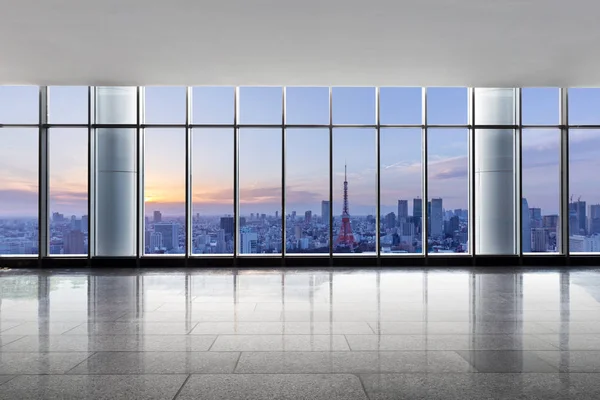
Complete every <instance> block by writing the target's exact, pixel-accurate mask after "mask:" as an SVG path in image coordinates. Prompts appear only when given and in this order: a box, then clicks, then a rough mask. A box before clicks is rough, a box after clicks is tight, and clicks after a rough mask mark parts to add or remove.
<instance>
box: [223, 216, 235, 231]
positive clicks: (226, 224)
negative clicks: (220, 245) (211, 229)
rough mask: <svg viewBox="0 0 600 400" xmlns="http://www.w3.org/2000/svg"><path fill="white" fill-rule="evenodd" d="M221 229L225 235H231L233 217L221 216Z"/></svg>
mask: <svg viewBox="0 0 600 400" xmlns="http://www.w3.org/2000/svg"><path fill="white" fill-rule="evenodd" d="M221 229H223V230H224V231H225V233H226V234H227V235H233V217H221Z"/></svg>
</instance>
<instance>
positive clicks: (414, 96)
mask: <svg viewBox="0 0 600 400" xmlns="http://www.w3.org/2000/svg"><path fill="white" fill-rule="evenodd" d="M422 92H423V90H422V89H421V88H420V87H382V88H380V89H379V119H380V123H381V124H384V125H385V124H405V125H418V124H421V123H422V121H423V116H422V112H421V109H422V108H423V104H422V100H421V96H422Z"/></svg>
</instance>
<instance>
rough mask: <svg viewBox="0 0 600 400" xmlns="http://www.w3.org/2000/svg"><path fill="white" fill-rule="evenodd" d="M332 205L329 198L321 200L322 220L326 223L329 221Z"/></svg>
mask: <svg viewBox="0 0 600 400" xmlns="http://www.w3.org/2000/svg"><path fill="white" fill-rule="evenodd" d="M330 211H331V207H330V206H329V201H328V200H323V201H321V220H322V221H323V223H324V224H328V223H329V217H330Z"/></svg>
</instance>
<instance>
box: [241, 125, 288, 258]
mask: <svg viewBox="0 0 600 400" xmlns="http://www.w3.org/2000/svg"><path fill="white" fill-rule="evenodd" d="M238 145H239V175H238V181H239V196H240V198H239V209H240V221H239V241H238V246H239V249H238V250H239V253H240V254H256V253H281V235H282V232H281V170H282V168H281V129H240V131H239V143H238Z"/></svg>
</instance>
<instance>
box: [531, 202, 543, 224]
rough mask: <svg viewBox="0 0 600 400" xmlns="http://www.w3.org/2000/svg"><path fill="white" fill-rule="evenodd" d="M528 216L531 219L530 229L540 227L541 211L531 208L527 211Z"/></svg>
mask: <svg viewBox="0 0 600 400" xmlns="http://www.w3.org/2000/svg"><path fill="white" fill-rule="evenodd" d="M529 216H530V217H531V228H532V229H534V228H541V227H542V209H541V208H538V207H532V208H530V209H529Z"/></svg>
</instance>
